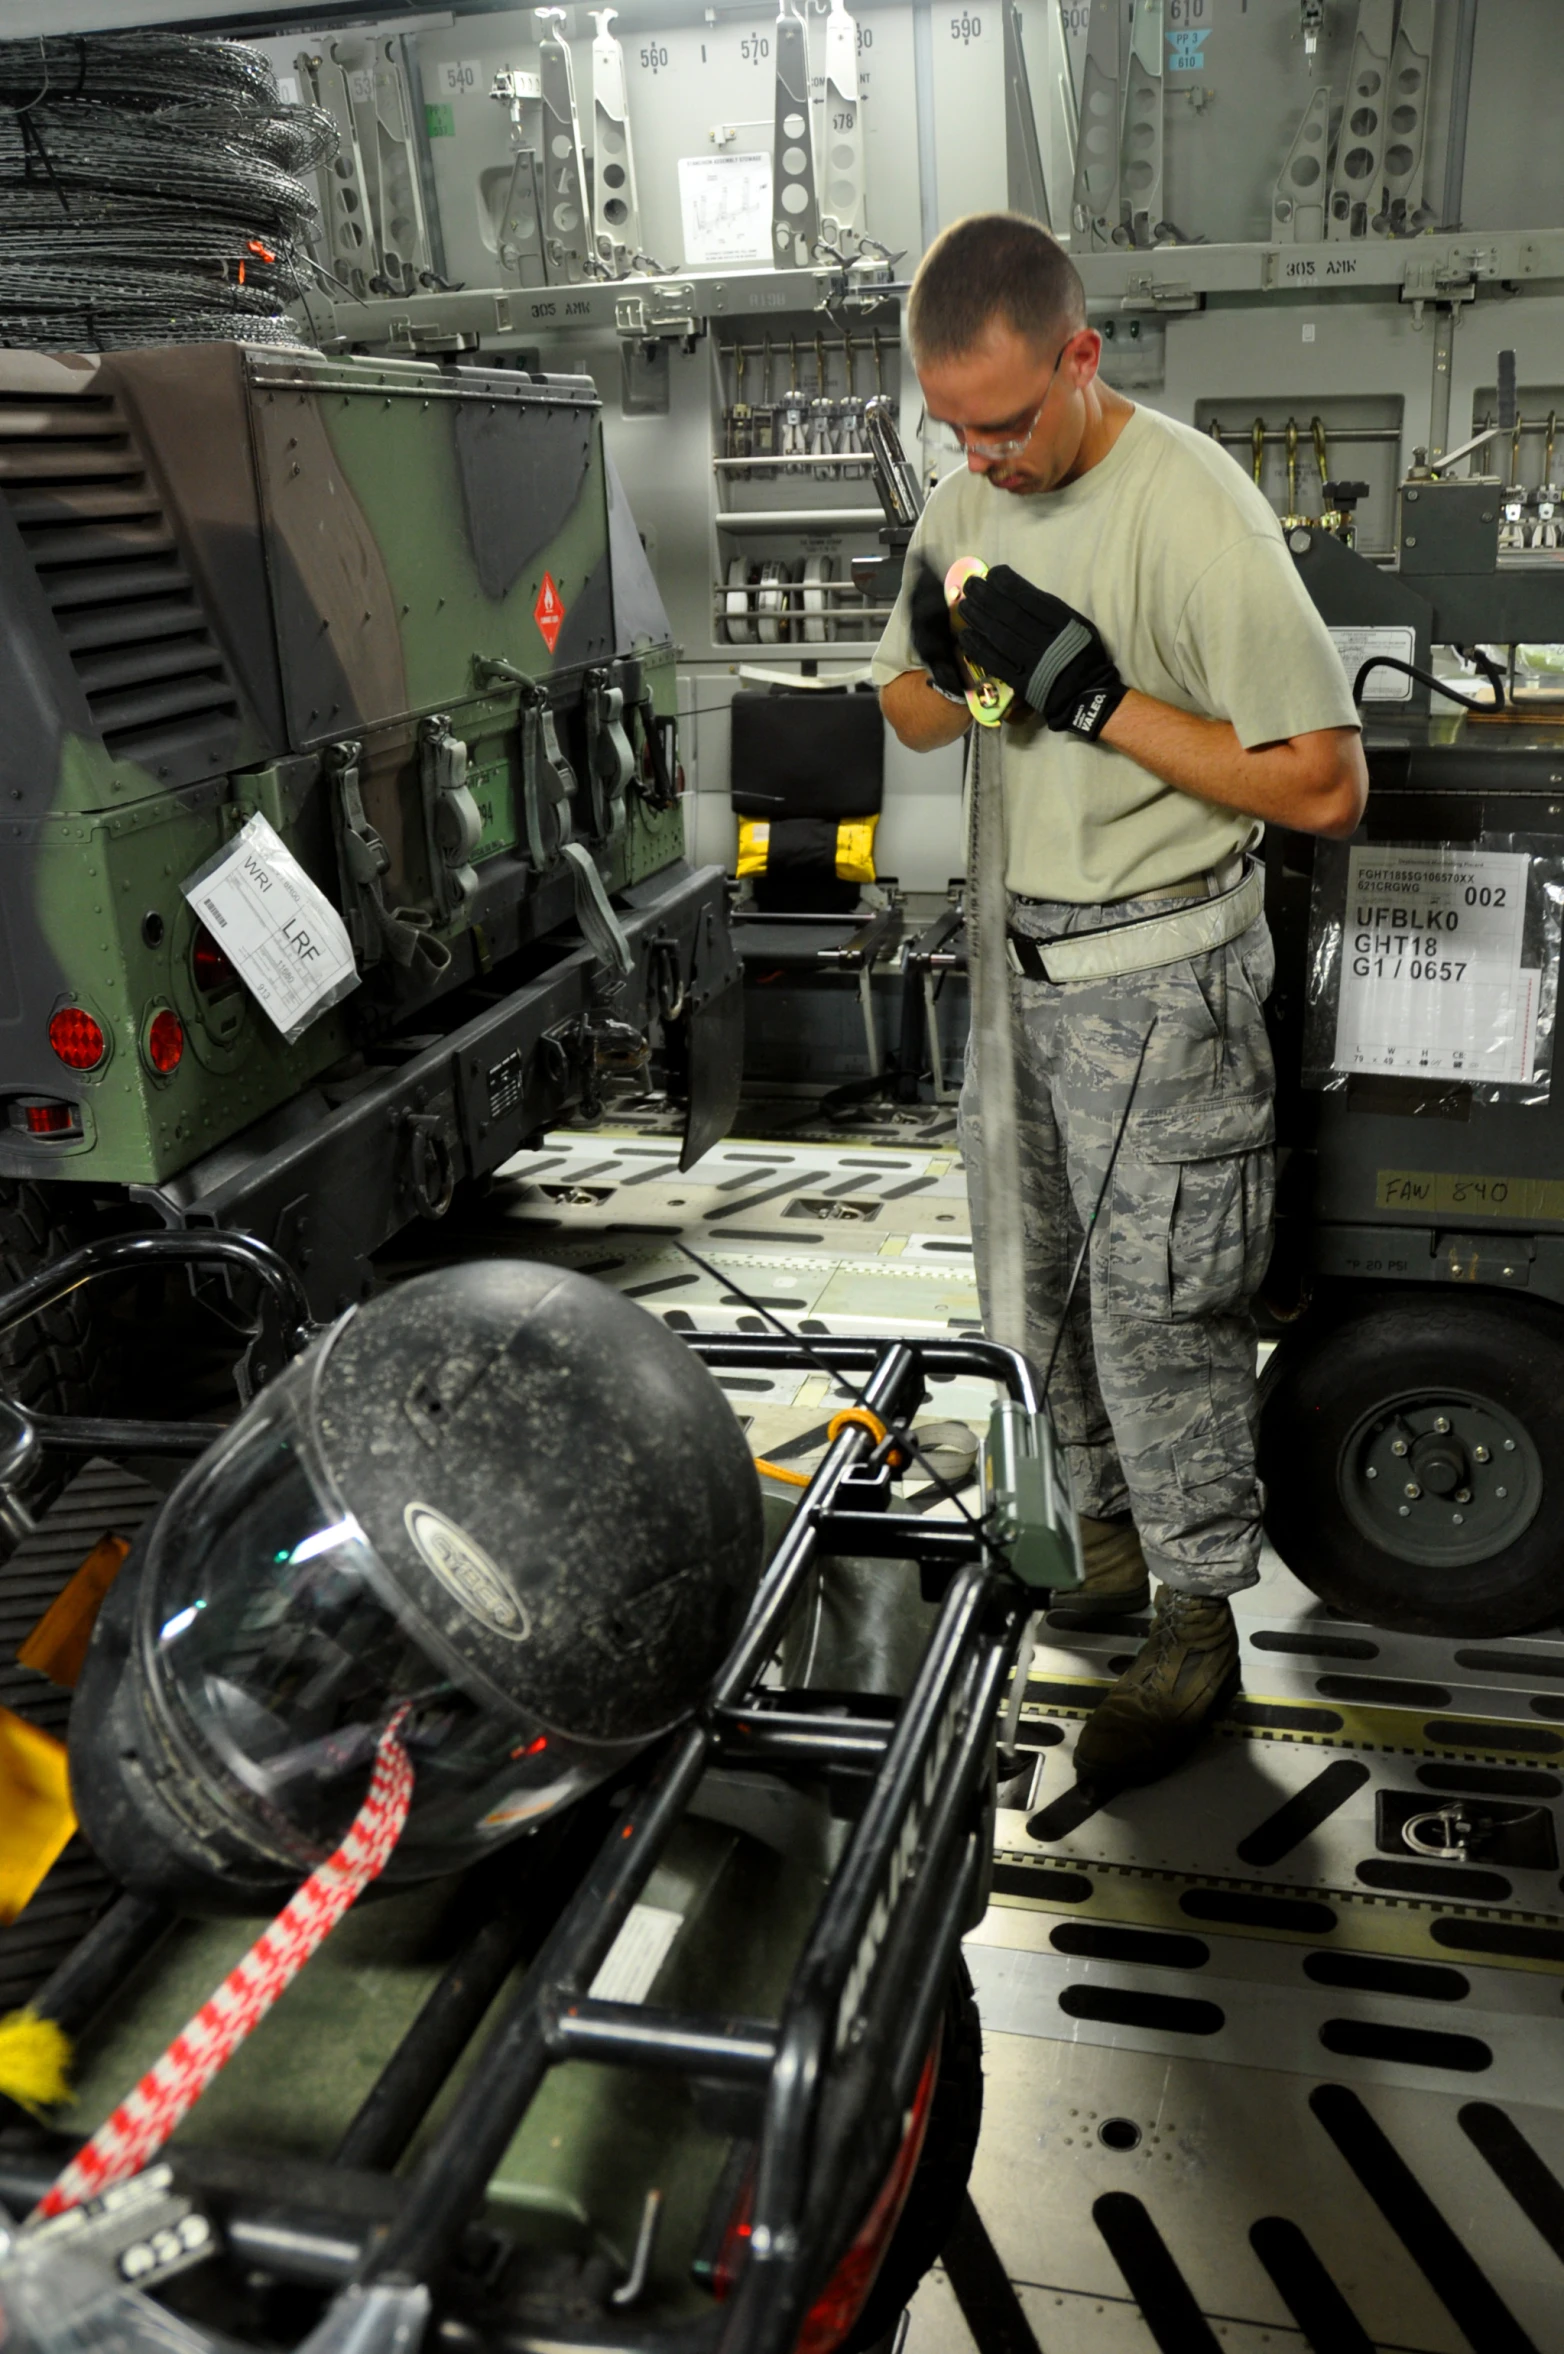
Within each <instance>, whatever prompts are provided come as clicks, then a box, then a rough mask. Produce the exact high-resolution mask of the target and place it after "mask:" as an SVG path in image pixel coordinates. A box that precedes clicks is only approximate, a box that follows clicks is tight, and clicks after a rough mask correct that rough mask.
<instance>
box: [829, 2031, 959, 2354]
mask: <svg viewBox="0 0 1564 2354" xmlns="http://www.w3.org/2000/svg"><path fill="white" fill-rule="evenodd" d="M942 2041H943V2035H937V2036H936V2037H935V2038H934V2048H933V2050H932V2051H931V2052H930V2054H929V2056H928V2058H927V2059H926V2060H925V2061H924V2063H923V2074H922V2075H921V2076H920V2077H919V2079H918V2089H917V2091H916V2092H915V2093H914V2095H913V2099H912V2112H911V2115H910V2116H909V2117H908V2119H907V2130H906V2132H905V2133H904V2134H903V2135H902V2143H901V2148H900V2149H899V2150H898V2151H897V2153H896V2163H895V2164H894V2165H893V2166H892V2168H891V2170H890V2172H889V2174H888V2175H887V2176H886V2177H885V2180H884V2182H883V2183H882V2184H881V2186H880V2194H879V2197H878V2198H877V2199H876V2200H875V2202H874V2205H873V2206H872V2207H871V2208H870V2209H869V2212H868V2214H867V2215H866V2216H865V2217H864V2219H863V2222H862V2223H861V2224H860V2225H859V2227H858V2234H857V2237H856V2238H855V2239H854V2241H853V2244H852V2246H851V2247H850V2248H849V2249H848V2250H847V2253H846V2254H845V2256H843V2258H842V2260H841V2262H840V2263H839V2264H838V2266H837V2268H836V2270H835V2271H834V2272H833V2273H832V2275H831V2277H830V2279H829V2281H828V2282H827V2283H826V2286H825V2290H824V2293H823V2294H822V2295H821V2296H819V2297H817V2298H816V2299H815V2301H814V2303H813V2304H812V2305H811V2306H810V2308H809V2311H808V2313H807V2315H806V2316H805V2319H804V2326H803V2328H802V2329H801V2330H800V2331H799V2333H798V2346H797V2349H796V2354H832V2349H833V2348H834V2347H837V2346H839V2345H840V2344H841V2343H842V2340H843V2339H844V2338H845V2337H846V2335H847V2333H848V2331H849V2330H850V2329H851V2328H852V2326H853V2323H854V2322H855V2321H856V2320H857V2319H858V2316H859V2314H860V2313H861V2312H862V2311H863V2309H864V2306H865V2305H866V2304H867V2303H868V2300H869V2291H870V2290H871V2289H872V2288H873V2286H874V2279H875V2274H876V2273H877V2272H878V2271H879V2269H880V2265H881V2262H882V2260H883V2258H884V2255H885V2251H886V2249H887V2248H888V2247H889V2246H890V2244H891V2241H892V2239H893V2238H894V2237H895V2233H896V2226H897V2224H898V2223H900V2221H901V2211H902V2209H903V2207H905V2206H906V2204H907V2193H908V2192H909V2191H910V2190H911V2188H912V2178H913V2176H914V2175H915V2174H916V2173H917V2171H918V2160H919V2159H920V2158H921V2157H922V2155H923V2137H924V2135H925V2134H926V2133H927V2132H928V2129H929V2111H930V2109H931V2108H932V2107H933V2105H934V2080H935V2078H936V2077H937V2075H938V2074H939V2052H940V2044H941V2042H942Z"/></svg>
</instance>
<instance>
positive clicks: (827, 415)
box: [809, 335, 836, 482]
mask: <svg viewBox="0 0 1564 2354" xmlns="http://www.w3.org/2000/svg"><path fill="white" fill-rule="evenodd" d="M826 382H827V380H826V367H825V337H824V336H823V335H817V336H816V337H815V397H814V399H813V400H812V401H811V402H810V404H809V455H810V456H811V457H812V458H829V457H831V456H832V455H834V453H835V450H836V435H835V427H836V403H835V401H834V400H832V398H831V396H830V393H829V392H828V390H827V389H826ZM835 478H836V468H835V467H834V466H820V467H817V468H816V469H815V479H816V481H818V482H832V481H834V480H835Z"/></svg>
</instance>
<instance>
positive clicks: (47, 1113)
mask: <svg viewBox="0 0 1564 2354" xmlns="http://www.w3.org/2000/svg"><path fill="white" fill-rule="evenodd" d="M6 1117H7V1119H8V1120H9V1122H10V1125H11V1126H12V1127H13V1128H20V1129H21V1131H22V1133H23V1134H24V1135H25V1136H45V1137H49V1136H57V1137H62V1138H65V1137H72V1136H80V1134H81V1132H82V1129H81V1114H80V1112H79V1111H78V1110H77V1108H76V1106H75V1104H73V1103H61V1102H60V1100H59V1099H58V1097H56V1096H51V1095H33V1096H27V1095H14V1096H13V1097H12V1098H11V1101H10V1102H9V1104H8V1105H7V1106H6Z"/></svg>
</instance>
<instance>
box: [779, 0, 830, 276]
mask: <svg viewBox="0 0 1564 2354" xmlns="http://www.w3.org/2000/svg"><path fill="white" fill-rule="evenodd" d="M807 4H808V0H799V6H800V9H801V10H803V9H805V8H806V7H807ZM775 37H776V52H777V74H776V116H775V129H774V132H773V138H772V150H771V188H772V205H773V208H774V209H773V212H772V243H773V245H774V247H775V249H776V252H775V259H776V265H777V267H778V268H779V269H783V270H788V269H799V270H807V269H809V268H810V267H811V265H812V264H813V262H814V258H815V247H816V245H817V244H818V242H819V239H820V206H819V200H818V198H817V195H816V192H815V134H814V116H813V111H812V108H811V103H810V96H809V47H808V36H807V31H806V27H805V20H804V16H803V14H799V15H797V16H795V15H794V14H793V12H792V9H791V8H790V7H789V5H788V0H782V5H781V13H780V14H779V15H778V17H777V24H776V36H775Z"/></svg>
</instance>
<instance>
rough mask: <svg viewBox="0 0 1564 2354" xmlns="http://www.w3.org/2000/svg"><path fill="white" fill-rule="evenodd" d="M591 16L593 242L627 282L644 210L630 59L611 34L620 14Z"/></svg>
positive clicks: (602, 259) (598, 10)
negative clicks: (628, 86)
mask: <svg viewBox="0 0 1564 2354" xmlns="http://www.w3.org/2000/svg"><path fill="white" fill-rule="evenodd" d="M589 13H590V15H591V18H592V22H593V23H594V24H595V25H596V27H597V38H596V40H595V41H594V42H593V44H592V119H593V123H594V125H595V130H594V137H593V161H594V164H595V167H596V170H595V178H594V181H593V186H592V243H593V247H594V250H595V252H596V254H597V258H598V260H599V262H600V263H601V264H602V266H603V267H604V269H606V270H608V271H610V272H611V273H612V275H613V276H614V277H616V278H623V277H625V276H627V275H628V273H629V271H630V268H631V266H632V264H633V262H634V259H635V256H636V255H637V254H638V253H639V252H640V250H641V207H640V202H639V199H638V197H637V195H636V188H635V151H634V149H633V147H632V146H631V144H630V105H629V100H628V98H627V97H626V95H625V58H624V51H623V49H621V47H620V46H619V43H618V42H617V41H616V40H615V39H614V36H613V34H612V33H611V32H610V31H609V27H610V25H612V23H613V21H614V18H615V17H616V16H617V15H618V13H619V12H618V10H617V9H615V8H594V9H592V10H590V11H589Z"/></svg>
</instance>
